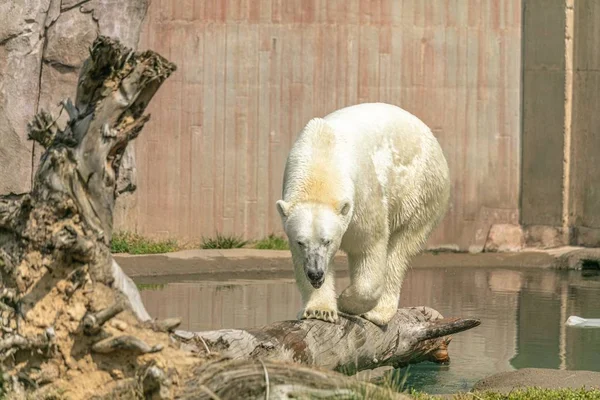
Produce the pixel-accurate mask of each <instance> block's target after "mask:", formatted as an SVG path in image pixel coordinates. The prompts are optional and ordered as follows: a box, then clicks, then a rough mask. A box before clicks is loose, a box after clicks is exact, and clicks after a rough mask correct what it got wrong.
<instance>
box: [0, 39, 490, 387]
mask: <svg viewBox="0 0 600 400" xmlns="http://www.w3.org/2000/svg"><path fill="white" fill-rule="evenodd" d="M174 70H175V66H174V65H173V64H171V63H170V62H168V61H167V60H166V59H164V58H163V57H161V56H160V55H158V54H156V53H154V52H152V51H147V52H132V51H131V50H130V49H127V48H125V47H123V46H121V45H120V44H119V43H118V42H115V41H113V40H111V39H109V38H106V37H99V38H98V39H97V40H96V41H95V42H94V44H93V46H92V48H91V50H90V57H89V59H88V60H87V61H86V62H85V64H84V66H83V68H82V70H81V75H80V78H79V84H78V87H77V96H76V99H75V102H74V103H73V102H72V101H70V100H66V101H64V102H63V103H62V104H63V109H64V111H66V112H67V113H68V115H69V122H68V124H67V126H66V128H64V129H62V128H60V127H58V126H57V124H56V123H55V118H54V116H52V115H51V114H50V113H48V112H45V111H43V112H41V113H40V114H39V115H38V116H36V117H35V118H34V120H33V122H32V123H31V124H30V125H29V136H30V138H31V139H32V140H35V141H37V142H39V143H40V144H41V145H42V146H43V147H44V148H45V149H46V150H45V152H44V154H43V155H42V157H41V162H40V164H39V168H38V170H37V172H36V175H35V180H34V185H33V190H32V191H31V193H26V194H18V195H16V194H11V195H6V196H0V278H1V281H0V284H1V287H0V335H2V336H1V338H0V369H1V371H0V372H2V376H3V379H4V382H5V384H4V388H5V389H9V391H10V392H11V394H12V395H15V396H17V397H18V396H20V395H21V394H24V393H25V392H26V391H29V392H33V398H40V399H42V398H44V397H45V396H47V395H53V394H56V393H57V392H60V394H61V398H73V399H89V398H96V397H97V398H116V397H118V396H121V395H125V394H126V395H127V396H128V398H153V399H163V398H165V399H166V398H173V397H176V396H181V397H182V398H203V397H206V396H208V397H207V398H221V399H228V398H235V399H237V398H240V395H242V394H243V398H264V396H265V394H267V393H268V396H267V397H269V398H271V399H275V398H282V397H285V396H287V395H290V394H294V395H297V396H300V397H302V396H321V397H323V398H328V397H332V396H334V398H344V396H348V398H356V397H357V396H358V397H360V395H361V394H364V393H365V391H369V393H374V394H376V395H377V396H379V395H382V396H383V395H384V393H383V389H378V388H377V387H375V386H373V385H371V384H368V383H365V382H359V381H357V380H355V379H352V378H348V377H346V376H344V375H342V374H339V373H336V372H333V371H321V370H314V369H309V368H308V367H307V366H310V367H315V366H320V367H323V368H327V369H335V370H337V371H343V372H345V373H347V374H350V373H353V372H355V371H357V370H362V369H368V368H374V367H378V366H382V365H392V366H402V365H406V364H408V363H414V362H420V361H423V360H432V361H436V362H445V361H448V355H447V345H448V342H449V339H448V338H447V337H446V336H447V335H449V334H452V333H455V332H460V331H462V330H464V329H469V328H472V327H474V326H476V325H478V324H479V321H477V320H449V319H443V318H441V316H440V315H439V313H437V312H435V311H434V310H431V309H428V308H423V307H421V308H412V309H401V310H399V311H398V314H397V315H396V318H395V319H394V320H393V321H392V323H390V324H389V325H388V326H387V327H385V328H380V327H377V326H375V325H372V324H371V323H370V322H368V321H366V320H363V319H361V318H358V317H349V316H345V317H344V316H343V317H342V318H341V319H340V322H339V323H338V324H330V323H325V322H322V321H314V320H311V321H286V322H279V323H275V324H272V325H269V326H267V327H263V328H256V329H248V330H223V331H213V332H202V333H191V332H187V333H186V332H182V331H178V332H177V333H176V334H173V333H172V331H173V329H174V328H175V327H176V326H177V325H179V323H180V321H179V320H178V319H169V320H165V321H155V320H152V319H151V317H150V316H149V315H148V313H147V311H146V309H145V307H144V305H143V303H142V301H141V297H140V294H139V292H138V290H137V287H136V286H135V284H134V283H133V281H132V280H131V279H130V278H129V277H128V276H127V275H126V274H125V273H124V272H123V271H122V269H121V268H120V267H119V265H118V264H117V263H116V262H115V261H114V260H113V258H112V256H111V254H110V250H109V243H110V239H111V234H112V215H113V210H114V204H115V199H116V197H117V195H118V193H117V191H116V182H117V178H118V174H119V167H120V163H121V157H122V156H123V152H124V150H125V148H126V146H127V145H128V143H129V142H130V141H131V140H133V139H134V138H135V137H136V136H137V135H138V134H139V132H140V131H141V129H142V128H143V126H144V124H145V123H146V122H147V121H148V119H149V117H148V116H147V115H144V110H145V108H146V106H147V105H148V102H149V101H150V100H151V98H152V97H153V95H154V94H155V93H156V91H157V90H158V88H159V87H160V85H161V83H162V82H163V81H164V80H165V79H166V78H168V77H169V76H170V75H171V73H172V72H173V71H174ZM219 353H221V354H220V355H219ZM223 356H225V358H223ZM228 357H229V358H228ZM207 358H208V359H211V360H210V363H207ZM230 358H235V359H236V360H233V361H232V360H230ZM249 358H250V359H257V360H258V361H249V360H248V359H249ZM263 359H264V361H263ZM282 362H283V364H282ZM290 362H294V363H296V364H290ZM257 363H258V364H257ZM298 363H303V364H306V365H307V366H300V365H299V364H298ZM259 364H260V368H259ZM261 374H262V375H261ZM228 385H229V387H228ZM230 385H233V386H230ZM232 387H235V388H237V389H235V390H232ZM246 395H247V396H246ZM386 396H387V397H382V398H394V397H399V396H395V395H392V394H389V393H388V394H387V395H386ZM372 398H376V397H372Z"/></svg>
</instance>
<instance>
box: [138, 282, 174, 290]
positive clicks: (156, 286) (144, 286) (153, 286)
mask: <svg viewBox="0 0 600 400" xmlns="http://www.w3.org/2000/svg"><path fill="white" fill-rule="evenodd" d="M136 286H137V288H138V290H139V291H140V292H141V291H143V290H162V289H164V288H165V287H166V286H167V285H166V284H164V283H136Z"/></svg>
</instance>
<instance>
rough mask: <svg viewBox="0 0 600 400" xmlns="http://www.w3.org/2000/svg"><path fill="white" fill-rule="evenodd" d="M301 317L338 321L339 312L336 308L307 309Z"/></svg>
mask: <svg viewBox="0 0 600 400" xmlns="http://www.w3.org/2000/svg"><path fill="white" fill-rule="evenodd" d="M300 319H319V320H321V321H325V322H332V323H336V322H337V320H338V313H337V311H335V310H314V309H306V310H304V312H303V313H302V317H301V318H300Z"/></svg>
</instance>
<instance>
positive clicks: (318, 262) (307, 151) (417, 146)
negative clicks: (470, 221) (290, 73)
mask: <svg viewBox="0 0 600 400" xmlns="http://www.w3.org/2000/svg"><path fill="white" fill-rule="evenodd" d="M449 196H450V181H449V172H448V165H447V163H446V159H445V157H444V154H443V152H442V150H441V148H440V146H439V143H438V141H437V140H436V139H435V137H434V136H433V134H432V133H431V131H430V129H429V128H428V127H427V126H426V125H425V124H424V123H423V122H422V121H421V120H419V119H418V118H417V117H415V116H414V115H412V114H410V113H409V112H407V111H405V110H402V109H401V108H399V107H396V106H393V105H389V104H383V103H365V104H358V105H355V106H350V107H346V108H343V109H340V110H338V111H335V112H333V113H331V114H329V115H327V116H326V117H324V118H314V119H312V120H311V121H309V122H308V124H307V125H306V126H305V128H304V129H303V130H302V132H301V133H300V134H299V136H298V138H297V140H296V141H295V143H294V144H293V146H292V149H291V151H290V153H289V156H288V160H287V164H286V168H285V174H284V183H283V199H282V200H279V201H278V202H277V208H278V210H279V213H280V214H281V217H282V222H283V226H284V230H285V232H286V234H287V236H288V238H289V240H290V248H291V252H292V258H293V261H294V266H295V270H296V280H297V283H298V287H299V290H300V292H301V294H302V298H303V301H304V312H303V314H302V317H303V318H317V319H323V320H327V321H332V322H333V321H335V320H336V319H337V312H338V307H339V309H340V311H343V312H345V313H348V314H354V315H363V316H364V317H365V318H367V319H369V320H370V321H372V322H374V323H376V324H378V325H384V324H386V323H388V322H389V321H390V319H391V318H392V317H393V316H394V314H395V313H396V310H397V307H398V300H399V297H400V288H401V285H402V281H403V278H404V273H405V271H406V268H407V267H408V262H409V260H410V258H411V257H412V256H414V255H415V254H417V253H418V252H419V251H420V250H421V248H422V246H423V244H424V243H425V242H426V240H427V238H428V237H429V235H430V233H431V231H432V230H433V228H434V227H435V226H436V225H437V224H438V222H439V221H440V220H441V218H442V217H443V216H444V214H445V212H446V210H447V208H448V200H449ZM298 242H300V244H299V243H298ZM329 242H330V243H329ZM338 249H341V250H343V251H345V252H346V253H347V254H348V260H349V267H350V277H351V284H350V286H349V287H348V288H346V289H345V290H344V291H343V292H342V293H341V295H340V296H339V298H338V299H337V302H336V295H335V287H334V281H333V271H331V269H330V268H328V267H329V264H330V262H331V260H332V259H333V256H334V255H335V253H336V252H337V250H338ZM321 269H322V270H323V271H324V273H325V275H324V276H325V279H324V282H323V283H322V286H320V287H318V288H316V289H315V287H313V285H311V283H310V280H309V278H307V276H313V277H314V276H316V275H314V274H315V271H318V270H321ZM309 272H311V273H313V275H309Z"/></svg>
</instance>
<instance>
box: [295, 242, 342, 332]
mask: <svg viewBox="0 0 600 400" xmlns="http://www.w3.org/2000/svg"><path fill="white" fill-rule="evenodd" d="M292 258H293V259H294V272H295V275H296V284H297V285H298V289H299V290H300V294H301V295H302V303H303V304H304V309H303V310H302V311H300V312H299V313H298V319H320V320H322V321H327V322H337V320H338V310H337V301H336V295H335V282H334V275H333V270H332V268H329V270H328V271H327V273H326V274H325V281H324V282H323V285H322V286H321V287H320V288H318V289H315V288H314V287H313V286H312V285H311V284H310V282H309V281H308V279H307V278H306V273H305V272H304V266H303V265H302V261H301V257H294V256H293V253H292Z"/></svg>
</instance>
